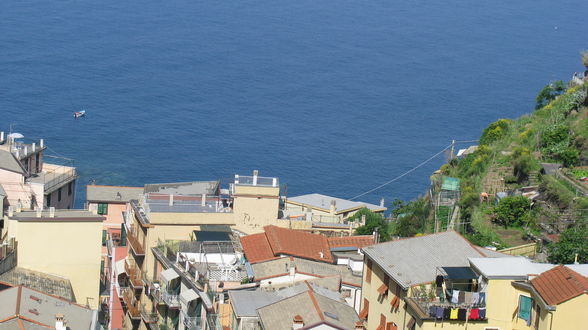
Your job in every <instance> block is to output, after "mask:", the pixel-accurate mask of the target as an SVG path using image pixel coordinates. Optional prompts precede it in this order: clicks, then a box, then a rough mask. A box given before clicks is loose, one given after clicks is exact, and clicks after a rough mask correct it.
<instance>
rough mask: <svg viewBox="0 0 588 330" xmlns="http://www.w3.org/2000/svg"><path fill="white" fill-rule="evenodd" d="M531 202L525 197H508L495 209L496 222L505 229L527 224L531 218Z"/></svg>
mask: <svg viewBox="0 0 588 330" xmlns="http://www.w3.org/2000/svg"><path fill="white" fill-rule="evenodd" d="M530 209H531V201H530V200H529V199H528V198H527V197H525V196H508V197H504V198H503V199H501V200H500V202H499V203H498V205H497V206H496V207H495V208H494V214H495V215H496V221H497V222H498V223H500V224H502V225H503V226H504V227H505V228H506V227H508V226H517V225H519V226H520V225H523V224H526V223H527V222H528V221H529V218H530Z"/></svg>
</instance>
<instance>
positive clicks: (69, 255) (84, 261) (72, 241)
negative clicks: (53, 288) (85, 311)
mask: <svg viewBox="0 0 588 330" xmlns="http://www.w3.org/2000/svg"><path fill="white" fill-rule="evenodd" d="M15 225H16V226H15ZM11 227H13V228H14V227H18V228H17V230H14V231H12V232H13V233H16V239H17V241H18V266H19V267H23V268H27V269H31V270H35V271H40V272H45V273H50V274H55V275H59V276H63V277H65V278H67V279H69V280H70V281H71V284H72V287H73V291H74V295H75V298H76V301H77V302H78V303H79V304H82V305H86V304H88V305H89V306H90V308H92V309H97V308H98V305H99V300H98V294H99V290H100V284H99V283H100V259H101V242H102V222H72V221H68V222H15V221H14V222H13V223H12V224H11Z"/></svg>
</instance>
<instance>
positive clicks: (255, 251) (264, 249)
mask: <svg viewBox="0 0 588 330" xmlns="http://www.w3.org/2000/svg"><path fill="white" fill-rule="evenodd" d="M241 245H243V251H244V252H245V256H246V257H247V260H248V261H249V262H250V263H256V262H261V261H266V260H269V259H272V258H274V252H273V251H272V248H271V246H270V244H269V242H268V241H267V237H266V236H265V233H259V234H253V235H247V236H243V237H241Z"/></svg>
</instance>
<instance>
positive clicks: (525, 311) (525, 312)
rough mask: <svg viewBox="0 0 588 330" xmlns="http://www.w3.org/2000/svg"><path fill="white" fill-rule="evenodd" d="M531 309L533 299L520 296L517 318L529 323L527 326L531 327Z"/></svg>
mask: <svg viewBox="0 0 588 330" xmlns="http://www.w3.org/2000/svg"><path fill="white" fill-rule="evenodd" d="M531 309H533V299H531V297H527V296H523V295H520V296H519V311H518V313H517V316H518V317H519V319H523V320H525V321H527V325H531Z"/></svg>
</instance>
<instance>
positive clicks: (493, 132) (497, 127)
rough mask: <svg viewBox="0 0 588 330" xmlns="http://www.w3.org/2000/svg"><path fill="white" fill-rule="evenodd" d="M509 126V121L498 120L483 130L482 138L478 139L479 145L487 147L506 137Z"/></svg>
mask: <svg viewBox="0 0 588 330" xmlns="http://www.w3.org/2000/svg"><path fill="white" fill-rule="evenodd" d="M509 126H510V120H508V119H499V120H497V121H495V122H493V123H492V124H490V125H489V126H488V127H486V128H485V129H484V132H483V133H482V136H481V137H480V145H488V144H490V143H492V142H494V141H498V140H500V139H502V138H503V137H504V136H506V133H507V132H508V128H509Z"/></svg>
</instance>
